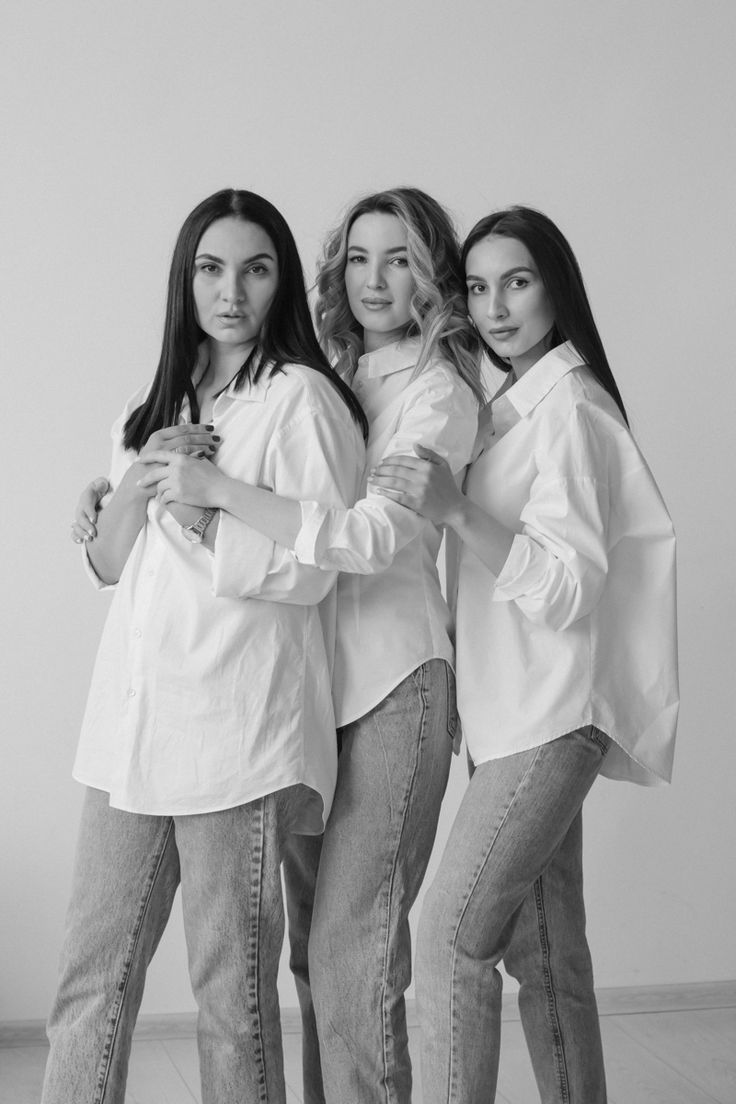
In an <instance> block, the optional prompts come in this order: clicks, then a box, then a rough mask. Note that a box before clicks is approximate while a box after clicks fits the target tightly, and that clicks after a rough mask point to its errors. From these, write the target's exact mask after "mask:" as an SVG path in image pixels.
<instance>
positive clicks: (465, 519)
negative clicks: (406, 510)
mask: <svg viewBox="0 0 736 1104" xmlns="http://www.w3.org/2000/svg"><path fill="white" fill-rule="evenodd" d="M445 524H446V525H448V526H449V527H450V528H451V529H454V531H455V532H456V533H457V535H458V537H459V538H460V540H461V541H462V542H463V544H465V545H467V547H468V548H469V549H470V551H471V552H472V553H473V554H474V555H476V556H477V557H478V559H479V560H481V561H482V562H483V563H484V564H485V565H486V567H488V568H490V570H491V571H492V572H493V574H494V575H495V576H497V577H498V576H499V575H500V574H501V570H502V568H503V565H504V564H505V563H506V560H507V559H508V555H509V552H510V551H511V545H512V544H513V541H514V537H515V535H516V534H515V533H514V532H513V531H512V530H511V529H507V528H506V526H505V525H502V524H501V522H500V521H497V520H496V518H494V517H491V515H490V514H487V513H486V512H485V510H482V509H481V507H480V506H477V505H476V504H475V502H472V501H471V500H470V499H469V498H467V497H466V496H465V495H460V496H459V497H458V501H457V505H456V506H455V508H454V509H453V511H452V513H451V514H450V515H448V517H447V518H446V519H445Z"/></svg>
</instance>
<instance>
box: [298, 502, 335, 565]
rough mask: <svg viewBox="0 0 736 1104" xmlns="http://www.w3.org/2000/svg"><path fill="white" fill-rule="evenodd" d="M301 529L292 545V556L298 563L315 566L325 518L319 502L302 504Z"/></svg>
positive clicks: (323, 509) (322, 507)
mask: <svg viewBox="0 0 736 1104" xmlns="http://www.w3.org/2000/svg"><path fill="white" fill-rule="evenodd" d="M300 505H301V509H302V527H301V529H300V530H299V532H298V533H297V537H296V541H295V543H294V556H295V558H296V560H297V561H298V562H299V563H302V564H311V565H312V566H314V567H316V566H317V557H318V553H319V549H318V547H317V545H318V541H319V536H320V533H321V531H322V526H323V525H324V521H325V518H326V517H327V510H328V508H327V507H326V506H322V505H320V503H319V502H302V503H301V504H300Z"/></svg>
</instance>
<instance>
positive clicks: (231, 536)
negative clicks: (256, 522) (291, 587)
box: [211, 510, 275, 598]
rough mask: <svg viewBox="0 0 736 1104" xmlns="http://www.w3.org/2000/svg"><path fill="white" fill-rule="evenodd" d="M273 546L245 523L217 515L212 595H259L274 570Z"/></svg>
mask: <svg viewBox="0 0 736 1104" xmlns="http://www.w3.org/2000/svg"><path fill="white" fill-rule="evenodd" d="M274 549H275V545H274V542H273V541H272V540H269V539H268V537H264V536H262V535H261V534H260V533H257V532H256V530H255V529H251V528H250V526H249V525H246V524H245V522H243V521H240V520H239V519H238V518H235V517H233V516H232V515H231V514H228V513H227V512H226V511H225V510H221V511H220V522H219V525H218V527H217V533H216V534H215V547H214V554H213V557H212V565H211V566H212V592H213V594H214V595H215V596H216V597H218V598H247V597H250V596H252V595H255V594H257V593H258V591H259V590H260V588H261V587H262V585H263V581H264V579H265V578H266V576H267V575H268V572H269V570H270V569H271V568H272V566H273V557H274Z"/></svg>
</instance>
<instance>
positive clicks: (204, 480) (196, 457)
mask: <svg viewBox="0 0 736 1104" xmlns="http://www.w3.org/2000/svg"><path fill="white" fill-rule="evenodd" d="M213 429H214V427H213V426H211V425H188V424H179V425H174V426H166V427H164V428H163V429H159V430H157V431H156V432H155V433H152V434H151V436H150V437H149V438H148V440H147V441H146V444H145V445H144V446H143V448H142V449H141V451H140V454H139V456H138V459H137V461H136V464H137V465H139V468H138V471H139V472H140V473H141V474H140V477H139V479H138V481H137V482H138V486H139V487H141V488H142V489H143V490H144V491H147V492H148V494H149V497H151V498H153V497H154V496H157V495H158V496H159V497H160V498H161V500H162V501H163V502H166V503H169V502H179V503H183V504H187V505H192V506H202V505H208V506H209V505H214V503H210V502H209V501H207V500H206V497H205V498H203V497H202V496H203V495H205V496H206V495H207V494H209V493H210V492H211V491H212V488H213V485H214V483H215V482H216V481H217V479H218V477H220V473H219V472H218V470H217V468H216V467H215V465H214V464H211V463H208V462H207V461H209V460H210V459H211V457H212V456H213V455H214V453H215V451H216V449H217V446H218V444H219V442H220V438H219V437H218V436H216V435H215V434H213V432H212V431H213ZM187 461H188V464H187V463H186V462H187ZM179 462H181V463H179ZM149 466H150V470H146V469H147V468H148V467H149ZM111 489H112V488H111V487H110V484H109V482H108V480H107V479H105V478H104V477H100V478H97V479H93V480H92V482H91V483H89V484H88V485H87V486H86V487H85V489H84V490H83V491H82V494H81V496H80V498H79V501H78V503H77V508H76V510H75V513H74V521H73V522H72V533H71V535H72V540H73V541H74V542H75V544H83V543H87V542H88V541H91V540H94V539H95V537H96V536H97V526H96V522H97V515H98V513H99V510H100V502H101V500H102V499H103V498H104V496H105V495H106V494H108V493H109V492H110V490H111ZM180 496H183V497H180Z"/></svg>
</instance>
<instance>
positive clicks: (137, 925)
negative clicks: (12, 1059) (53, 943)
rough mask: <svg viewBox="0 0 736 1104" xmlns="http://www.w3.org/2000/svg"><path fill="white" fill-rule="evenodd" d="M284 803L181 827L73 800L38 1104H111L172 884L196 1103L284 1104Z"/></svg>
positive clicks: (92, 796) (94, 801) (263, 802)
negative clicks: (183, 949)
mask: <svg viewBox="0 0 736 1104" xmlns="http://www.w3.org/2000/svg"><path fill="white" fill-rule="evenodd" d="M294 790H295V788H294V787H291V788H289V789H285V790H281V791H279V792H277V793H274V794H269V795H268V796H267V797H264V798H261V799H259V800H257V801H252V802H249V803H248V804H246V805H241V806H238V807H236V808H233V809H226V810H224V811H223V812H215V813H205V814H201V815H193V816H181V817H159V816H144V815H140V814H137V813H127V812H123V811H121V810H120V809H112V808H110V806H109V803H108V795H107V794H106V793H103V792H102V791H100V790H92V789H90V790H88V791H87V795H86V800H85V806H84V811H83V814H82V822H81V828H80V836H79V844H78V849H77V858H76V867H75V873H74V880H73V888H72V895H71V903H70V905H69V910H68V914H67V922H66V935H65V940H64V947H63V951H62V959H61V977H60V982H59V989H58V994H57V997H56V1000H55V1002H54V1006H53V1010H52V1012H51V1016H50V1018H49V1023H48V1036H49V1042H50V1044H51V1049H50V1053H49V1059H48V1064H47V1068H46V1079H45V1083H44V1092H43V1102H44V1104H123V1101H124V1098H125V1081H126V1075H127V1069H128V1059H129V1055H130V1046H131V1037H132V1033H133V1028H134V1026H135V1019H136V1015H137V1013H138V1009H139V1006H140V1002H141V997H142V995H143V985H144V981H145V975H146V969H147V967H148V964H149V962H150V961H151V958H152V957H153V954H154V951H155V950H156V947H157V945H158V942H159V939H160V938H161V935H162V933H163V930H164V928H165V926H166V922H167V920H168V917H169V913H170V910H171V905H172V902H173V899H174V894H175V892H176V889H177V886H178V885H179V882H180V881H181V887H182V906H183V912H184V925H185V933H186V941H187V950H188V955H189V972H190V976H191V982H192V988H193V991H194V994H195V997H196V1000H197V1005H198V1009H199V1016H198V1025H197V1042H198V1048H199V1060H200V1072H201V1079H202V1100H203V1104H233V1102H234V1101H239V1100H243V1101H246V1100H247V1101H249V1102H253V1104H255V1102H262V1104H284V1101H285V1098H286V1090H285V1087H284V1074H283V1055H282V1046H281V1025H280V1019H279V1002H278V991H277V974H278V963H279V956H280V951H281V945H282V941H283V930H284V912H283V900H282V891H281V878H280V869H279V867H280V859H281V840H282V838H283V836H285V835H286V834H287V832H288V827H289V815H290V813H289V810H290V802H291V798H292V795H293V793H294Z"/></svg>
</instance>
